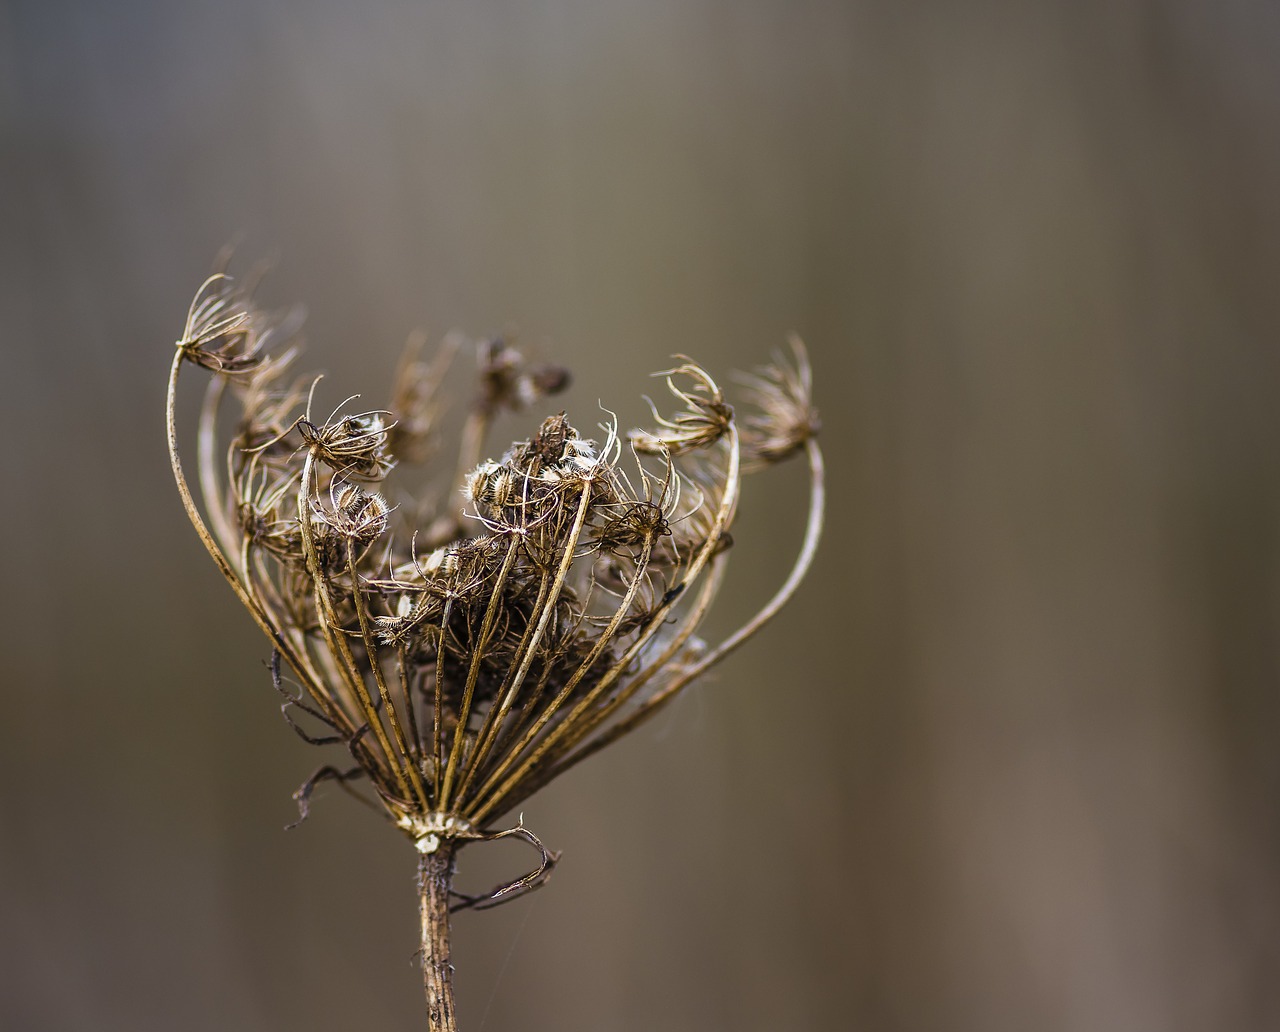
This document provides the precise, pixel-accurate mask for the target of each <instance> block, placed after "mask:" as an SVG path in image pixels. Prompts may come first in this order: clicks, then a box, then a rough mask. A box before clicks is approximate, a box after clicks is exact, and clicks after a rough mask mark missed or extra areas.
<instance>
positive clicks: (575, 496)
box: [169, 274, 822, 898]
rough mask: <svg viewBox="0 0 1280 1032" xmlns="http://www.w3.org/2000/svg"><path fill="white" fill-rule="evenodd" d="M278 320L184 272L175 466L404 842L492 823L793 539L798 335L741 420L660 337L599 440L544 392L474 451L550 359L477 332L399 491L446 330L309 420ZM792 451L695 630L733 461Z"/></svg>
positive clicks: (633, 704)
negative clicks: (438, 471)
mask: <svg viewBox="0 0 1280 1032" xmlns="http://www.w3.org/2000/svg"><path fill="white" fill-rule="evenodd" d="M280 325H281V324H279V323H275V322H272V320H270V319H267V318H266V317H264V316H263V315H262V314H261V313H260V312H259V310H258V309H257V308H256V307H255V306H254V305H253V303H252V301H251V300H250V298H249V297H248V295H247V294H245V293H242V292H239V291H237V290H236V289H235V287H234V286H233V284H232V282H231V281H230V279H228V278H227V277H226V276H224V275H221V274H219V275H218V276H215V277H213V278H212V279H210V280H209V281H206V283H205V284H204V285H202V286H201V288H200V290H199V291H198V292H197V294H196V298H195V300H194V301H193V303H192V305H191V311H190V313H189V316H188V319H187V324H186V326H185V327H184V330H183V335H182V338H181V339H180V340H179V342H178V354H177V355H176V356H175V363H174V367H173V369H172V371H171V379H170V392H169V416H170V440H171V449H172V450H171V460H172V462H173V467H174V472H175V476H176V478H177V482H178V486H179V490H180V492H181V493H182V495H183V500H184V504H185V505H186V506H187V509H188V515H189V516H190V518H191V519H192V522H193V523H194V524H195V526H196V529H197V531H198V532H199V533H200V536H201V538H202V540H203V541H204V542H205V544H206V546H207V547H208V548H209V550H210V553H211V555H212V556H213V558H214V560H215V562H216V563H217V564H218V567H219V569H220V570H221V571H222V572H223V574H224V576H225V577H226V578H227V580H228V581H229V582H230V583H231V586H232V587H233V589H234V590H235V592H236V594H237V596H238V597H239V598H240V600H241V601H242V602H243V603H244V605H245V606H246V607H247V608H248V610H249V612H250V613H251V615H252V616H253V618H254V620H255V621H256V622H257V623H258V625H259V626H260V627H261V628H262V629H263V630H264V631H265V632H266V633H267V634H268V636H269V637H270V638H271V641H272V644H273V647H274V648H275V649H276V650H277V651H278V653H279V655H280V656H281V657H282V658H283V660H284V661H285V663H286V664H287V665H288V666H289V667H290V668H291V670H292V672H293V675H294V676H295V677H296V678H297V680H298V682H299V684H301V685H302V688H303V690H304V692H305V698H306V702H305V704H304V703H302V702H300V701H298V702H297V705H298V706H303V705H305V712H306V713H307V714H309V715H310V719H314V720H316V721H318V722H320V723H321V724H323V725H324V726H325V728H326V731H325V733H324V734H321V735H319V736H317V735H314V734H311V733H309V732H302V733H303V734H304V737H307V739H308V741H337V742H341V743H343V744H344V745H345V747H346V749H347V751H348V753H349V755H350V756H351V757H352V758H353V760H354V762H355V764H356V766H355V767H354V768H353V769H352V770H351V771H341V772H339V773H341V774H342V777H341V778H338V779H337V780H339V781H340V782H342V783H344V784H345V783H346V781H347V780H348V779H349V778H351V777H355V776H357V774H358V775H359V776H362V777H363V778H365V779H367V781H368V782H369V784H370V785H371V787H372V789H373V793H374V796H375V800H376V802H375V805H376V806H377V807H379V808H381V809H382V810H384V811H385V812H386V814H387V816H388V818H389V819H390V821H391V822H392V823H393V824H394V825H395V826H396V827H398V828H400V829H402V830H404V831H406V832H407V833H408V834H409V835H410V836H411V837H413V838H414V840H415V842H416V843H417V844H418V846H419V848H420V849H422V850H424V851H429V850H430V849H433V848H437V847H438V845H439V843H440V842H441V841H445V840H449V839H452V840H454V841H455V845H456V844H458V843H461V842H465V841H469V840H471V839H474V838H478V837H485V836H492V835H495V834H504V833H500V832H494V831H493V826H494V822H495V821H497V820H498V819H499V818H500V817H501V815H502V814H503V813H505V812H507V811H509V810H511V809H512V808H513V807H516V806H518V805H519V804H520V803H521V802H522V801H524V800H525V799H527V798H528V797H529V796H530V795H531V794H532V793H533V792H535V791H537V789H539V788H540V787H542V786H543V785H544V784H546V783H547V782H548V781H550V780H551V779H553V778H554V777H556V776H557V775H558V774H560V773H562V772H563V771H565V770H567V769H569V768H570V767H572V766H573V765H574V764H576V763H578V762H579V761H580V760H582V759H584V758H585V757H587V756H589V755H591V754H592V753H594V752H595V751H597V750H598V749H600V748H602V747H603V746H604V745H607V744H608V743H609V742H611V741H613V740H615V739H616V738H618V737H620V736H621V735H623V734H625V733H626V732H627V731H629V730H630V729H632V728H633V727H635V726H637V725H638V724H640V723H642V722H643V721H645V720H647V719H648V718H649V717H651V716H652V715H653V714H654V713H656V712H657V711H658V710H659V709H660V708H661V707H662V706H663V705H665V703H666V702H667V701H668V700H669V699H670V698H672V697H673V696H674V695H675V694H676V693H677V692H678V691H679V690H680V689H681V688H682V687H683V686H684V685H685V684H687V683H688V682H689V681H691V680H692V679H693V678H694V677H696V676H698V675H699V674H700V673H701V672H702V671H704V670H706V669H707V668H708V667H709V666H711V665H712V664H714V663H715V662H717V661H718V660H719V659H720V658H723V656H724V655H727V654H728V652H729V651H732V650H733V649H734V648H736V647H737V646H738V645H739V644H741V642H742V641H744V640H745V639H746V638H747V637H750V636H751V635H752V634H754V633H755V632H756V631H757V630H758V629H759V628H760V627H761V626H762V625H763V624H764V623H765V622H766V621H767V620H768V619H769V618H770V617H771V616H772V615H773V613H774V612H776V611H777V609H778V608H779V607H780V606H781V604H782V602H784V601H785V600H786V598H787V597H789V596H790V594H791V593H792V592H793V591H794V589H795V586H796V585H797V584H798V582H799V579H800V575H801V574H802V573H803V571H804V568H805V567H806V566H807V565H808V563H809V561H810V560H811V558H812V554H813V545H814V544H815V543H816V540H817V534H818V532H819V530H820V522H821V521H820V515H821V501H822V491H821V463H820V457H819V455H818V452H817V449H816V445H815V444H814V443H813V440H812V438H813V435H814V433H815V432H816V429H817V418H816V416H815V415H814V411H813V408H812V406H811V404H810V401H809V395H810V380H811V377H810V373H809V366H808V362H807V359H806V358H805V355H804V352H803V350H802V349H801V348H800V347H799V346H798V344H797V345H795V346H794V350H793V353H794V356H795V358H794V363H792V364H787V363H784V362H782V361H781V360H779V361H778V362H777V363H775V364H774V365H771V366H767V367H765V368H763V369H761V370H759V371H757V373H756V374H755V375H754V376H753V377H751V378H750V379H749V380H748V400H749V401H750V402H751V403H752V404H753V405H754V406H755V409H756V410H757V411H753V412H752V414H751V415H749V416H748V417H747V419H746V421H745V422H744V423H743V424H741V425H739V423H738V421H737V418H736V416H735V412H734V408H733V407H732V406H731V405H730V404H729V403H728V402H727V401H726V400H725V398H724V395H723V394H722V392H721V390H720V388H719V386H718V385H717V384H716V382H715V381H714V380H713V379H712V378H711V376H710V374H708V373H707V372H706V371H705V370H704V369H703V368H702V367H701V366H699V365H697V363H695V362H693V361H692V360H691V359H684V358H682V360H681V362H682V364H681V365H679V366H678V367H676V368H674V369H671V370H668V371H667V372H666V373H664V374H660V375H663V376H665V378H666V383H667V386H668V389H669V390H670V392H671V395H672V397H673V398H674V399H675V402H676V411H675V412H672V413H667V414H663V413H660V412H659V411H658V409H657V407H656V406H652V403H651V406H652V407H653V410H654V413H653V414H654V426H653V427H652V428H651V429H649V430H646V431H639V430H636V431H632V432H631V433H630V434H629V435H627V436H628V438H629V440H630V441H631V454H630V455H628V456H627V457H626V461H624V458H623V449H622V447H621V437H620V435H619V432H618V427H617V422H616V420H615V419H614V418H613V417H612V416H607V417H606V418H605V419H604V420H603V421H602V422H601V424H600V426H599V428H598V429H599V432H598V433H597V434H595V435H594V436H593V437H588V436H584V435H583V434H582V433H581V432H580V431H579V429H578V428H577V427H575V425H574V424H573V423H572V422H571V421H570V419H569V417H568V415H567V414H566V413H565V412H559V413H554V414H552V415H549V416H547V417H546V418H545V419H544V420H543V421H542V423H541V424H540V425H538V426H537V428H536V430H534V432H533V433H532V435H531V436H529V437H528V438H527V439H525V440H521V441H516V442H515V443H514V444H512V445H511V446H510V447H508V448H506V449H505V450H502V451H501V452H500V454H499V455H498V457H494V458H486V457H485V456H486V453H488V454H490V455H492V454H494V453H493V452H492V451H489V446H488V442H487V437H488V435H489V434H490V431H491V429H492V420H493V417H494V415H495V414H496V413H497V412H498V411H500V410H506V409H513V410H514V409H521V408H524V407H527V406H530V405H533V404H536V403H538V402H539V401H541V400H542V399H543V398H545V397H546V396H547V395H549V394H553V393H555V392H557V391H559V390H561V389H562V388H563V387H564V386H565V385H566V384H567V382H568V373H567V372H566V371H565V370H564V369H562V368H560V367H558V366H551V365H529V364H528V363H526V362H525V360H524V358H523V356H521V355H520V354H519V352H517V351H516V350H515V349H514V348H512V347H511V346H510V345H508V344H506V343H505V342H503V341H488V342H484V343H482V344H480V345H479V346H477V347H476V348H475V349H474V350H475V357H476V366H477V369H476V378H477V387H476V389H475V391H474V394H473V396H474V398H475V402H474V404H473V407H472V409H471V411H470V412H468V413H467V417H466V421H465V424H464V429H463V433H462V440H461V443H460V445H459V449H458V456H459V457H458V461H457V464H456V468H455V469H454V470H453V472H452V474H451V475H450V476H449V477H447V478H445V479H444V480H442V481H440V482H438V483H436V484H435V485H434V486H432V487H430V488H429V489H428V490H427V492H426V493H425V494H420V495H418V496H416V497H415V496H414V495H413V494H412V493H411V492H408V491H407V490H406V489H405V487H404V486H403V485H397V484H396V483H395V482H394V478H393V479H387V478H388V474H390V473H392V471H393V469H394V467H395V462H396V458H397V456H403V455H405V454H407V455H409V457H411V458H414V459H417V458H421V457H423V456H424V455H426V454H428V453H431V452H432V451H434V450H436V449H437V445H438V442H437V440H436V438H437V432H438V419H437V416H438V413H439V402H438V399H439V398H440V397H442V396H443V394H444V387H443V384H444V382H445V378H446V374H447V373H448V372H449V370H450V368H451V367H452V366H453V365H454V359H455V358H456V356H457V355H458V354H460V353H461V352H462V351H463V350H464V348H463V344H462V343H461V339H460V338H456V337H455V338H451V339H450V340H451V342H450V343H447V344H446V345H445V347H444V348H443V350H442V352H441V354H440V356H438V357H437V358H436V359H434V360H432V361H429V362H424V361H423V360H421V359H420V357H419V355H420V352H421V344H420V343H417V344H415V348H416V350H415V351H414V352H413V353H412V355H411V356H410V357H409V358H407V359H406V362H404V363H402V365H401V371H400V373H399V374H398V375H397V380H396V386H395V388H394V390H393V395H392V402H391V406H390V408H389V409H388V410H385V411H384V410H377V409H373V410H368V411H362V412H356V413H349V412H346V411H345V410H346V406H347V405H348V404H349V403H350V402H351V401H352V400H353V399H347V401H344V402H343V403H342V404H340V405H339V406H338V407H337V408H336V409H335V410H334V412H333V414H331V415H330V416H329V418H327V419H325V420H323V421H315V420H313V419H312V417H311V408H312V402H313V398H314V394H315V392H316V390H317V383H316V381H312V382H311V385H310V388H309V389H307V386H306V381H298V380H295V379H292V378H291V376H290V373H289V369H290V368H291V363H292V360H293V357H294V356H295V355H296V353H297V348H296V346H295V345H294V343H293V339H294V336H295V335H296V334H295V329H296V328H294V327H287V332H286V330H284V329H279V328H278V327H279V326H280ZM273 346H274V350H273ZM184 362H192V363H194V364H196V365H199V366H201V367H202V368H205V369H207V370H210V371H211V372H213V373H215V374H217V375H215V377H214V378H213V379H212V381H211V387H210V393H209V395H208V396H207V400H206V404H205V410H204V417H203V418H202V424H201V442H202V444H201V448H200V477H199V481H200V485H201V488H202V490H203V495H204V500H203V506H197V505H196V503H195V501H194V499H192V498H191V495H190V492H189V489H188V487H187V481H186V476H185V473H184V472H183V468H182V463H181V460H180V456H179V454H178V450H177V444H176V431H175V430H174V426H175V422H174V417H173V405H174V401H175V398H176V384H177V377H178V373H179V371H180V370H181V368H182V367H183V363H184ZM228 384H229V385H230V386H231V389H224V388H225V387H226V385H228ZM450 393H457V392H452V391H451V392H450ZM228 410H230V411H228ZM228 415H230V417H231V420H230V423H229V424H228V423H227V416H228ZM223 425H229V426H230V430H229V432H225V433H222V434H220V433H219V428H220V426H223ZM219 446H223V447H225V449H226V454H225V460H223V461H220V460H218V458H217V457H216V451H215V449H216V448H217V447H219ZM801 451H803V452H805V453H806V454H807V455H808V456H809V461H810V467H811V470H812V471H813V474H814V477H813V484H814V487H813V492H812V495H811V499H810V503H811V515H810V521H809V530H808V532H807V537H806V541H805V543H804V546H803V547H802V550H801V559H800V561H799V562H798V563H797V568H796V570H795V571H793V573H792V576H791V577H790V578H788V581H787V583H786V584H784V586H783V588H782V589H780V591H779V593H778V594H777V595H775V597H774V598H773V599H772V600H770V601H769V602H768V603H766V604H765V606H764V607H763V608H762V609H761V611H760V613H759V614H758V615H757V616H756V617H755V618H753V620H752V621H751V622H749V623H748V624H747V625H746V626H745V627H744V628H742V629H741V630H739V631H738V632H736V633H735V634H734V635H731V636H730V637H729V638H728V639H726V640H725V641H724V642H722V643H720V644H719V645H716V646H708V645H705V644H704V643H701V642H700V639H699V638H698V637H697V631H698V628H699V625H700V623H701V622H702V620H703V618H704V617H705V615H706V613H707V611H708V609H709V608H710V605H711V603H712V600H713V599H714V597H715V594H716V590H717V588H718V586H719V584H720V582H721V579H722V576H723V574H724V569H725V566H726V563H727V559H728V546H729V544H730V542H731V540H732V538H731V534H730V530H731V527H732V525H733V522H734V518H735V516H736V514H737V510H738V504H739V499H740V493H741V482H742V475H743V472H744V469H746V468H750V467H754V466H759V465H764V464H766V463H773V462H777V461H780V460H781V459H783V458H785V457H787V456H789V455H792V454H795V453H797V452H801ZM744 459H745V463H744ZM384 480H386V484H383V485H381V486H380V490H379V491H377V492H375V491H373V490H372V489H370V488H369V487H367V486H366V485H368V484H369V483H370V482H382V481H384ZM387 497H392V498H395V499H396V501H397V502H399V503H401V504H399V505H397V506H393V505H392V504H391V503H390V502H388V501H387ZM432 499H438V500H439V504H437V505H436V506H435V507H434V508H433V506H432V504H431V500H432ZM393 515H394V517H395V519H394V522H393V519H392V517H393ZM415 519H416V526H415V525H411V524H413V523H414V521H415ZM736 551H739V549H735V552H736ZM295 701H296V700H295ZM296 726H297V725H295V727H296ZM325 769H327V770H330V771H336V770H337V768H334V767H332V766H329V767H327V768H325ZM314 784H315V782H314V780H313V781H309V782H308V783H307V785H305V786H304V787H303V789H301V790H299V796H298V798H299V804H300V806H304V807H305V805H306V804H307V801H308V800H309V798H310V794H311V788H312V787H314ZM521 834H522V835H526V834H527V832H524V831H523V829H522V830H521ZM534 841H536V840H534ZM432 843H435V845H433V844H432ZM547 856H548V854H545V852H544V854H543V860H544V865H545V863H546V862H547V861H546V857H547ZM544 874H545V866H544V868H543V869H542V870H541V873H540V875H539V877H541V876H542V875H544ZM538 880H539V879H538V878H535V879H533V881H532V882H530V884H534V883H536V882H537V881H538ZM504 898H505V897H504Z"/></svg>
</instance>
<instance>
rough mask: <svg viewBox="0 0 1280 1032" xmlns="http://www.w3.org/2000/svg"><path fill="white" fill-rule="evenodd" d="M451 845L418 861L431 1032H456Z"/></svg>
mask: <svg viewBox="0 0 1280 1032" xmlns="http://www.w3.org/2000/svg"><path fill="white" fill-rule="evenodd" d="M453 854H454V846H453V843H451V842H448V841H441V842H440V844H439V845H438V846H437V847H436V848H435V850H434V851H432V852H430V853H423V854H422V857H421V859H419V861H418V909H419V912H420V913H421V916H422V988H423V990H424V991H425V992H426V994H427V1016H428V1018H429V1020H430V1025H429V1026H428V1027H429V1028H430V1030H431V1032H457V1028H458V1025H457V1021H456V1019H455V1018H454V1013H453V965H452V964H450V963H449V885H450V883H451V882H452V880H453Z"/></svg>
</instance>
